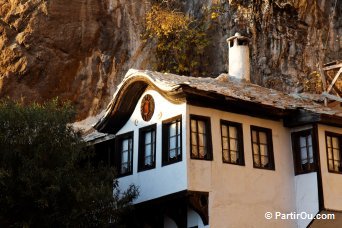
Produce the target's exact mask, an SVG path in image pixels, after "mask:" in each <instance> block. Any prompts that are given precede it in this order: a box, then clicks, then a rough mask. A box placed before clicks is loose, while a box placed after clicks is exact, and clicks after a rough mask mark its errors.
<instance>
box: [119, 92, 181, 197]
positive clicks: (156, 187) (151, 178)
mask: <svg viewBox="0 0 342 228" xmlns="http://www.w3.org/2000/svg"><path fill="white" fill-rule="evenodd" d="M145 94H150V95H152V97H153V99H154V102H155V111H154V114H153V116H152V119H151V120H150V121H148V122H145V121H144V120H143V119H142V117H141V114H140V104H141V100H142V97H144V95H145ZM185 110H186V105H185V103H184V104H173V103H171V102H169V101H168V100H166V99H165V98H164V97H162V96H161V95H160V94H159V93H158V92H156V91H154V90H147V91H146V92H145V93H144V94H143V95H142V96H141V98H140V100H139V102H138V103H137V105H136V108H135V110H134V112H133V114H132V115H131V117H130V118H129V120H128V121H127V123H126V124H125V125H124V127H123V128H122V129H121V130H120V131H119V132H118V133H117V135H120V134H124V133H127V132H130V131H132V130H134V147H133V174H132V175H129V176H126V177H122V178H119V187H120V188H121V189H126V188H127V187H128V186H129V185H130V184H132V183H134V184H135V185H136V186H138V187H139V192H140V195H139V197H138V199H137V200H136V201H135V203H139V202H142V201H146V200H150V199H154V198H158V197H161V196H164V195H168V194H171V193H175V192H179V191H182V190H186V188H187V175H186V173H187V170H186V153H185V151H184V150H183V152H182V155H183V157H182V161H181V162H177V163H174V164H171V165H167V166H163V167H162V153H161V152H162V140H161V139H162V138H161V136H162V121H163V120H166V119H169V118H172V117H175V116H177V115H182V134H183V135H182V137H183V141H182V143H183V148H185V143H186V141H185V140H184V139H185V127H186V121H185V120H186V115H185ZM154 123H157V130H156V168H154V169H151V170H146V171H142V172H137V170H138V141H139V129H140V128H142V127H145V126H149V125H151V124H154Z"/></svg>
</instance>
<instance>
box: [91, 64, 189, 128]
mask: <svg viewBox="0 0 342 228" xmlns="http://www.w3.org/2000/svg"><path fill="white" fill-rule="evenodd" d="M160 74H162V73H160ZM148 87H150V88H153V89H155V90H157V91H158V92H160V94H161V95H162V96H164V97H165V98H166V99H168V100H170V101H171V102H173V103H181V102H183V101H184V99H182V98H183V96H182V90H181V89H180V87H181V85H179V84H173V83H168V84H167V83H165V82H162V81H158V80H157V79H155V78H153V77H152V76H151V75H150V72H149V71H142V70H135V69H130V70H129V71H128V72H127V73H126V75H125V77H124V79H123V81H122V82H121V83H120V84H119V85H118V88H117V90H116V92H115V94H114V95H113V98H112V100H111V101H110V103H109V104H108V106H107V109H106V112H105V114H104V116H103V117H102V118H101V119H100V120H99V121H98V122H97V123H96V124H95V125H94V126H93V127H94V128H95V129H96V130H97V131H99V132H103V133H113V134H115V133H116V132H117V131H118V130H120V128H121V127H123V125H124V124H125V123H126V122H127V121H128V119H129V117H130V116H131V114H132V113H133V111H134V109H135V106H136V104H137V102H138V100H139V99H140V97H141V95H142V94H143V93H144V91H145V90H146V89H147V88H148Z"/></svg>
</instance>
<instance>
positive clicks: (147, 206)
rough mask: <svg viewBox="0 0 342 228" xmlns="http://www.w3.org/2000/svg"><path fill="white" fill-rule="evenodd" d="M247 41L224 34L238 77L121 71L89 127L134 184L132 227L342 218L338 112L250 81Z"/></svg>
mask: <svg viewBox="0 0 342 228" xmlns="http://www.w3.org/2000/svg"><path fill="white" fill-rule="evenodd" d="M245 41H248V39H246V38H245V37H242V36H241V35H239V34H236V35H235V36H234V37H232V38H229V39H228V42H229V43H230V44H229V47H230V53H232V52H234V51H237V52H239V50H241V52H240V53H239V54H237V55H235V56H238V57H237V58H239V59H240V62H244V63H245V64H244V66H240V65H239V64H238V62H239V61H238V60H236V59H235V60H234V61H232V60H230V61H231V63H230V65H236V66H237V67H240V68H241V69H240V70H241V71H243V72H242V73H239V72H240V71H239V70H237V69H230V72H234V76H235V77H232V76H229V75H227V74H221V75H220V76H218V77H217V78H194V77H186V76H179V75H173V74H165V73H159V72H151V71H141V70H130V71H128V72H127V74H126V76H125V77H124V79H123V81H122V83H121V84H120V85H119V86H118V89H117V92H116V93H115V95H114V97H113V99H112V101H111V102H110V104H109V105H108V108H107V111H106V113H105V115H104V116H103V117H102V118H101V119H100V120H99V121H98V122H97V123H96V124H95V125H94V128H95V129H96V131H95V132H93V133H92V134H93V136H94V135H95V136H96V135H98V136H96V137H92V139H91V140H90V141H91V143H93V144H95V147H96V148H97V152H98V154H99V155H98V156H99V157H101V158H106V159H107V158H108V160H109V161H110V163H111V164H112V165H115V167H117V171H118V174H119V185H120V187H121V188H122V189H125V188H126V187H127V186H128V185H130V184H132V183H133V184H135V185H137V186H139V189H140V196H139V198H138V199H137V200H136V201H135V202H134V203H135V204H136V208H137V210H138V218H137V219H138V221H139V224H140V225H139V227H212V228H216V227H218V228H221V227H267V226H268V227H306V226H307V225H309V224H311V225H312V226H313V227H315V224H316V223H317V224H318V225H316V227H323V225H334V226H335V227H336V223H339V222H340V225H341V224H342V223H341V220H342V219H341V218H342V215H341V214H342V213H341V211H342V162H341V161H342V160H341V159H342V111H341V109H339V108H329V107H325V106H323V105H322V104H321V103H319V102H316V101H315V100H314V99H312V97H314V96H312V95H308V94H306V95H300V94H285V93H283V92H279V91H276V90H272V89H268V88H264V87H261V86H258V85H255V84H252V83H250V82H249V74H250V70H249V60H247V59H249V58H248V55H249V53H248V46H247V45H248V42H245ZM241 46H243V47H241ZM246 46H247V51H246ZM235 48H236V49H235ZM239 48H240V49H239ZM232 58H234V55H231V56H230V59H232ZM246 58H247V59H246ZM232 63H235V64H232ZM231 67H233V66H231ZM246 68H248V69H247V70H246ZM100 133H101V134H100ZM267 212H269V213H267ZM317 213H320V215H321V214H324V215H327V214H329V213H333V214H334V216H335V217H334V219H333V218H330V217H329V218H330V220H325V221H323V222H322V221H319V220H316V221H314V222H313V218H312V216H315V215H316V214H317ZM265 215H266V217H267V216H270V217H271V218H269V217H267V218H266V217H265ZM284 216H285V217H284ZM298 216H299V217H298ZM321 217H324V218H326V217H327V216H321ZM322 224H323V225H322ZM341 226H342V225H341Z"/></svg>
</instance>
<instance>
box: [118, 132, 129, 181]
mask: <svg viewBox="0 0 342 228" xmlns="http://www.w3.org/2000/svg"><path fill="white" fill-rule="evenodd" d="M125 139H131V140H132V148H131V154H130V155H131V157H130V158H131V159H130V167H131V170H130V171H129V172H126V173H121V168H122V161H121V159H122V142H123V140H125ZM115 150H116V151H117V152H116V153H115V158H116V159H115V160H116V170H117V175H118V177H124V176H128V175H132V174H133V154H134V132H133V131H131V132H127V133H124V134H121V135H117V136H116V137H115Z"/></svg>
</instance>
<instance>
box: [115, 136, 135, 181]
mask: <svg viewBox="0 0 342 228" xmlns="http://www.w3.org/2000/svg"><path fill="white" fill-rule="evenodd" d="M116 151H118V153H116V155H117V159H116V164H117V165H116V166H117V171H118V174H119V176H125V175H130V174H132V171H133V132H129V133H126V134H123V135H118V136H116Z"/></svg>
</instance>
